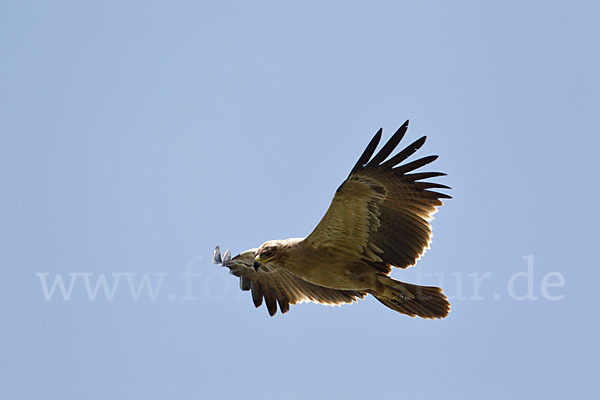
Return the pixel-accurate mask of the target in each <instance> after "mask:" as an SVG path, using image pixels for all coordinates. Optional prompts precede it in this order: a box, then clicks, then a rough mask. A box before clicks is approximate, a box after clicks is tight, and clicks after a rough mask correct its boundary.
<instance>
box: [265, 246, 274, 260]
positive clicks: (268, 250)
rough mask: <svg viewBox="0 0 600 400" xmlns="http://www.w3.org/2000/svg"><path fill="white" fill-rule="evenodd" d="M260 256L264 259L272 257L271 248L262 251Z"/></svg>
mask: <svg viewBox="0 0 600 400" xmlns="http://www.w3.org/2000/svg"><path fill="white" fill-rule="evenodd" d="M262 256H263V257H264V258H269V257H272V256H273V249H271V248H268V249H264V250H263V252H262Z"/></svg>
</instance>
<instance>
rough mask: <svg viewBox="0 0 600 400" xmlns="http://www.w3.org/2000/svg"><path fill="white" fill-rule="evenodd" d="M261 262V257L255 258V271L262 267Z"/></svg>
mask: <svg viewBox="0 0 600 400" xmlns="http://www.w3.org/2000/svg"><path fill="white" fill-rule="evenodd" d="M260 262H261V260H260V257H256V258H255V259H254V264H253V267H254V270H255V271H258V269H259V268H260Z"/></svg>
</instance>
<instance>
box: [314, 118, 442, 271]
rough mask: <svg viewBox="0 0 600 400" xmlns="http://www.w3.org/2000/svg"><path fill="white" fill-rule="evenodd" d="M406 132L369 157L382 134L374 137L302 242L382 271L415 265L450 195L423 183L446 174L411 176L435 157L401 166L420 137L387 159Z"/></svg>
mask: <svg viewBox="0 0 600 400" xmlns="http://www.w3.org/2000/svg"><path fill="white" fill-rule="evenodd" d="M407 129H408V121H406V122H405V123H404V125H402V126H401V127H400V129H398V131H396V133H395V134H394V135H393V136H392V137H391V138H390V140H389V141H388V142H387V143H386V144H385V145H384V146H383V148H382V149H381V150H380V151H379V152H378V153H377V154H376V155H375V156H374V157H373V158H371V157H372V156H373V153H374V152H375V149H376V148H377V145H378V144H379V141H380V140H381V133H382V130H381V129H380V130H379V131H378V132H377V133H376V134H375V137H373V139H372V140H371V142H370V143H369V145H368V146H367V148H366V149H365V151H364V152H363V154H362V155H361V156H360V158H359V160H358V162H357V163H356V165H355V166H354V168H352V171H351V172H350V175H349V176H348V178H347V179H346V181H345V182H344V183H342V185H341V186H340V187H339V188H338V190H337V192H336V194H335V196H334V197H333V201H332V202H331V205H330V206H329V209H328V210H327V213H326V214H325V216H324V217H323V219H322V220H321V221H320V222H319V224H318V225H317V227H316V228H315V230H314V231H313V232H312V233H311V234H310V235H309V236H308V237H307V238H306V239H305V242H306V243H307V244H309V245H310V246H312V247H313V248H315V249H319V248H323V247H329V248H333V249H335V250H336V251H337V252H338V254H340V256H344V257H349V258H356V259H362V260H364V261H366V262H368V263H369V264H371V265H373V266H374V267H376V268H378V269H379V270H380V271H382V272H384V273H389V272H390V270H391V268H390V267H391V266H395V267H399V268H406V267H409V266H411V265H414V264H415V263H416V262H417V260H418V259H419V258H420V257H421V255H423V253H424V252H425V250H426V249H428V248H429V244H430V243H431V238H432V232H431V225H430V224H429V220H430V219H431V217H432V215H433V214H434V213H435V212H436V210H437V207H439V206H441V205H442V201H441V200H440V199H443V198H446V199H449V198H451V197H450V196H448V195H447V194H443V193H438V192H435V191H432V190H430V189H450V188H449V187H448V186H445V185H441V184H437V183H432V182H427V181H425V182H424V181H423V180H424V179H428V178H433V177H437V176H443V175H446V174H444V173H441V172H414V171H415V170H416V169H418V168H421V167H423V166H425V165H427V164H429V163H431V162H432V161H434V160H435V159H437V157H438V156H428V157H423V158H420V159H418V160H415V161H412V162H409V163H405V164H402V163H403V161H405V160H406V159H407V158H408V157H410V156H411V155H412V154H413V153H414V152H416V151H417V150H418V149H419V148H421V146H423V144H424V143H425V139H426V137H425V136H424V137H422V138H420V139H418V140H416V141H415V142H413V143H411V144H410V145H408V146H407V147H406V148H405V149H404V150H402V151H400V152H399V153H398V154H396V155H394V156H393V157H391V158H389V159H388V160H387V161H386V158H388V156H390V154H392V152H393V151H394V149H395V148H396V146H397V145H398V144H399V143H400V141H401V139H402V138H403V136H404V134H405V133H406V130H407Z"/></svg>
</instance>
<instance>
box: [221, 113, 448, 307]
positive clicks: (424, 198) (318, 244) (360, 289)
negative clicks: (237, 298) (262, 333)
mask: <svg viewBox="0 0 600 400" xmlns="http://www.w3.org/2000/svg"><path fill="white" fill-rule="evenodd" d="M407 128H408V121H407V122H406V123H405V124H404V125H403V126H402V127H401V128H400V129H398V131H397V132H396V133H395V134H394V136H393V137H392V138H391V139H390V140H389V141H388V142H387V143H386V145H385V146H383V148H382V149H381V150H380V151H379V152H378V153H377V154H376V155H375V156H374V157H373V158H371V157H372V155H373V153H374V152H375V149H376V147H377V144H378V143H379V140H380V139H381V130H379V132H377V134H376V135H375V137H374V138H373V139H372V140H371V142H370V143H369V145H368V146H367V149H366V150H365V151H364V153H363V154H362V156H361V157H360V159H359V160H358V162H357V163H356V165H355V166H354V168H353V169H352V171H351V172H350V175H349V176H348V179H346V181H345V182H344V183H343V184H342V185H341V186H340V187H339V188H338V190H337V192H336V194H335V196H334V198H333V201H332V203H331V205H330V207H329V209H328V210H327V213H326V214H325V216H324V217H323V219H322V220H321V222H320V223H319V224H318V225H317V227H316V228H315V230H314V231H313V232H312V233H311V234H310V235H309V236H307V237H306V238H295V239H285V240H273V241H268V242H265V243H264V244H262V245H261V246H260V247H259V248H258V249H251V250H247V251H245V252H243V253H241V254H239V255H237V256H235V257H233V258H229V257H228V256H226V257H225V259H224V260H223V261H222V264H223V265H224V266H226V267H228V268H230V270H231V273H232V274H234V275H236V276H239V277H240V286H241V288H242V290H251V291H252V298H253V300H254V304H255V305H256V306H257V307H258V306H260V304H262V301H263V298H264V300H265V302H266V304H267V308H268V310H269V313H270V314H271V315H274V314H275V313H276V312H277V304H279V308H280V309H281V311H282V312H283V313H285V312H287V311H288V309H289V305H290V304H296V303H297V302H302V301H316V302H320V303H325V304H341V303H350V302H352V301H355V299H356V298H357V297H358V298H362V297H364V296H365V295H366V294H372V295H373V296H375V297H376V298H377V300H379V301H380V302H381V303H383V304H385V305H386V306H388V307H390V308H392V309H394V310H396V311H398V312H401V313H403V314H407V315H410V316H415V315H418V316H420V317H423V318H443V317H445V316H446V315H447V314H448V311H449V309H450V304H449V303H448V301H447V299H446V297H445V296H444V295H443V294H442V291H441V289H439V288H435V287H425V286H417V285H411V284H408V283H403V282H400V281H397V280H394V279H392V278H390V277H389V276H388V275H389V273H390V272H391V267H398V268H407V267H409V266H411V265H414V264H415V263H416V261H417V260H418V259H419V258H420V257H421V255H422V254H423V253H424V252H425V250H426V249H427V248H429V244H430V242H431V237H432V233H431V225H430V224H429V220H430V219H431V216H432V214H433V213H434V212H435V211H436V207H439V206H441V205H442V202H441V201H440V198H450V196H448V195H446V194H442V193H437V192H434V191H431V190H429V189H431V188H441V189H449V188H448V187H447V186H445V185H440V184H436V183H431V182H422V180H424V179H427V178H431V177H436V176H442V175H445V174H443V173H439V172H431V173H409V172H412V171H414V170H415V169H418V168H420V167H422V166H424V165H426V164H429V163H430V162H432V161H434V160H435V159H436V158H437V156H429V157H424V158H421V159H418V160H416V161H413V162H411V163H407V164H403V165H398V164H400V163H402V162H403V161H404V160H405V159H406V158H408V157H409V156H410V155H412V154H413V153H414V152H415V151H416V150H418V149H419V148H420V147H421V146H422V145H423V144H424V142H425V137H423V138H421V139H419V140H417V141H415V142H414V143H412V144H411V145H409V146H408V147H407V148H405V149H404V150H402V151H401V152H399V153H398V154H396V155H394V156H393V157H391V158H390V159H389V160H387V161H386V158H387V157H388V156H389V155H390V154H391V153H392V152H393V151H394V149H395V147H396V146H397V145H398V143H399V142H400V140H401V139H402V137H403V136H404V134H405V133H406V130H407ZM215 262H221V255H220V253H219V252H218V248H217V250H216V251H215Z"/></svg>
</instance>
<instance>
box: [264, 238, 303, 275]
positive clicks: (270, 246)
mask: <svg viewBox="0 0 600 400" xmlns="http://www.w3.org/2000/svg"><path fill="white" fill-rule="evenodd" d="M301 241H302V238H293V239H283V240H270V241H268V242H264V243H263V244H262V245H261V246H260V247H259V248H258V250H257V251H256V257H255V258H254V264H253V265H254V269H255V270H257V271H258V269H259V268H260V267H263V266H266V267H267V269H273V268H272V267H271V268H269V265H268V264H271V266H272V265H274V264H275V265H284V264H285V262H286V260H287V259H288V256H289V254H290V251H291V250H293V249H294V248H296V246H297V245H298V243H300V242H301ZM275 269H276V267H275Z"/></svg>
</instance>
